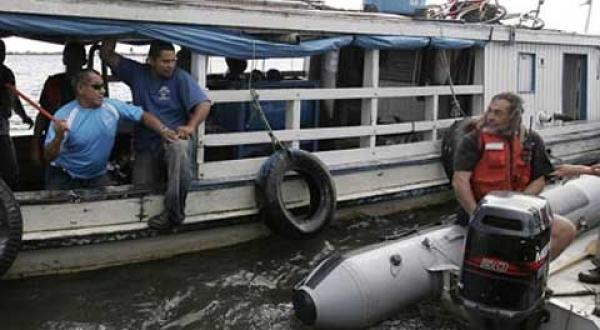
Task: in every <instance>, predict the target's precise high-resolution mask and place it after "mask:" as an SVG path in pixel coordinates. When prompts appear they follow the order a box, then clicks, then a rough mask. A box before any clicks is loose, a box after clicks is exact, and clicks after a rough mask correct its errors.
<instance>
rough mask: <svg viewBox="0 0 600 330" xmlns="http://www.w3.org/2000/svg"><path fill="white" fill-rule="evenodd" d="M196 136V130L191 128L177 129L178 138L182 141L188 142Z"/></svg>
mask: <svg viewBox="0 0 600 330" xmlns="http://www.w3.org/2000/svg"><path fill="white" fill-rule="evenodd" d="M192 134H194V128H193V127H189V126H179V127H177V136H178V137H179V138H180V139H183V140H187V139H189V138H190V137H191V136H192Z"/></svg>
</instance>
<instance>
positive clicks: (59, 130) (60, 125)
mask: <svg viewBox="0 0 600 330" xmlns="http://www.w3.org/2000/svg"><path fill="white" fill-rule="evenodd" d="M53 126H54V130H55V131H56V134H55V136H54V139H53V140H52V141H50V143H48V144H47V145H46V148H45V149H44V156H45V157H46V160H47V161H48V162H51V161H53V160H54V159H56V157H58V154H60V146H61V144H62V141H63V138H64V137H65V132H66V131H67V129H68V128H67V121H66V120H57V121H55V122H54V123H53ZM50 129H52V128H50Z"/></svg>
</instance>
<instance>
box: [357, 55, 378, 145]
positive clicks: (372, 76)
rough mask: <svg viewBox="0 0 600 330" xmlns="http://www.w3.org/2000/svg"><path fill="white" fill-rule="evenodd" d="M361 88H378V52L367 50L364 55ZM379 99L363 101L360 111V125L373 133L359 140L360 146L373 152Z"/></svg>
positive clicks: (372, 98)
mask: <svg viewBox="0 0 600 330" xmlns="http://www.w3.org/2000/svg"><path fill="white" fill-rule="evenodd" d="M363 87H374V88H377V87H379V50H378V49H374V50H367V51H366V53H365V63H364V75H363ZM378 106H379V99H378V98H377V95H375V96H374V97H371V98H369V99H363V102H362V110H361V120H360V122H361V125H363V126H371V127H372V128H373V133H371V135H370V136H368V137H364V138H361V140H360V146H361V147H362V148H366V147H368V148H370V149H371V150H373V152H374V150H375V142H376V138H377V135H376V133H375V131H376V126H377V110H378Z"/></svg>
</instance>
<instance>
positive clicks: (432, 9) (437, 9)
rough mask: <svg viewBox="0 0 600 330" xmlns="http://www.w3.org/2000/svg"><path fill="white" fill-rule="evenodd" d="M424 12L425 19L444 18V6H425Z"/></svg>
mask: <svg viewBox="0 0 600 330" xmlns="http://www.w3.org/2000/svg"><path fill="white" fill-rule="evenodd" d="M424 14H425V18H426V19H445V15H444V8H442V6H440V5H428V6H425V11H424Z"/></svg>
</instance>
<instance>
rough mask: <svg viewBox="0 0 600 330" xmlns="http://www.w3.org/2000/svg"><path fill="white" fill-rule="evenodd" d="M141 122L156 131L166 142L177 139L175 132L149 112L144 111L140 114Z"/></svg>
mask: <svg viewBox="0 0 600 330" xmlns="http://www.w3.org/2000/svg"><path fill="white" fill-rule="evenodd" d="M142 123H144V125H146V126H147V127H149V128H151V129H152V130H153V131H155V132H156V133H158V134H159V135H160V136H161V137H162V138H163V139H165V140H166V141H167V142H175V141H176V140H178V139H179V138H178V136H177V133H175V132H174V131H172V130H170V129H169V128H168V127H167V126H165V125H164V124H163V123H162V122H161V121H160V120H159V119H158V118H157V117H156V116H155V115H153V114H151V113H149V112H144V114H143V115H142Z"/></svg>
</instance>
